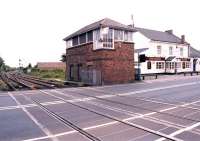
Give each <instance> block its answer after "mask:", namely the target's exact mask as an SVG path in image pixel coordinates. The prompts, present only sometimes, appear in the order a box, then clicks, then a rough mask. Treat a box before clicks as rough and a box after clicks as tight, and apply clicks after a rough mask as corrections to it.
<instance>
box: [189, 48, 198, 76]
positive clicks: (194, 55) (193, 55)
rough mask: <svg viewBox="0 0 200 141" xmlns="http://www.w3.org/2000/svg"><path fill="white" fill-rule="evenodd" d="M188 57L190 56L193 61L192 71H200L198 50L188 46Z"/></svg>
mask: <svg viewBox="0 0 200 141" xmlns="http://www.w3.org/2000/svg"><path fill="white" fill-rule="evenodd" d="M190 57H191V58H192V62H193V65H192V68H193V71H198V72H200V51H198V50H196V49H195V48H193V47H190Z"/></svg>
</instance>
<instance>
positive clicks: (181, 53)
mask: <svg viewBox="0 0 200 141" xmlns="http://www.w3.org/2000/svg"><path fill="white" fill-rule="evenodd" d="M180 55H181V56H183V48H180Z"/></svg>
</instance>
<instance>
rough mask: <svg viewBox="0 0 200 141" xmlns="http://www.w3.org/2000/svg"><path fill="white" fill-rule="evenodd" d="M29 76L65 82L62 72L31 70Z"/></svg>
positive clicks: (63, 72)
mask: <svg viewBox="0 0 200 141" xmlns="http://www.w3.org/2000/svg"><path fill="white" fill-rule="evenodd" d="M29 74H30V75H33V76H37V77H40V78H44V79H55V80H62V81H63V80H65V71H64V70H39V69H33V70H32V72H31V73H29Z"/></svg>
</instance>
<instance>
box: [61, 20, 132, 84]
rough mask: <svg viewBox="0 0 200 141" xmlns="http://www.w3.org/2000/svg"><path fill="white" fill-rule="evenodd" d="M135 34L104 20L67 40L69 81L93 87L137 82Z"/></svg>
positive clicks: (117, 23)
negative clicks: (88, 84)
mask: <svg viewBox="0 0 200 141" xmlns="http://www.w3.org/2000/svg"><path fill="white" fill-rule="evenodd" d="M134 31H135V30H134V29H133V28H131V27H129V26H127V25H124V24H121V23H119V22H116V21H114V20H111V19H108V18H105V19H102V20H100V21H97V22H95V23H92V24H90V25H88V26H85V27H83V28H82V29H80V30H78V31H77V32H75V33H73V34H71V35H69V36H67V37H66V38H64V41H66V46H67V48H66V58H67V59H66V60H67V61H66V65H67V71H66V72H67V75H66V76H67V79H68V80H73V81H82V82H85V83H90V84H93V85H102V84H114V83H127V82H131V81H134V79H135V70H134V65H133V63H134V43H133V32H134Z"/></svg>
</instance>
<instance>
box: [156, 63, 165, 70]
mask: <svg viewBox="0 0 200 141" xmlns="http://www.w3.org/2000/svg"><path fill="white" fill-rule="evenodd" d="M156 69H164V62H156Z"/></svg>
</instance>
